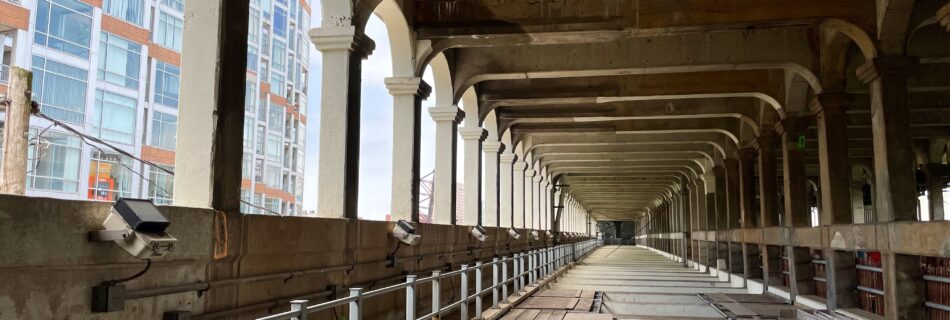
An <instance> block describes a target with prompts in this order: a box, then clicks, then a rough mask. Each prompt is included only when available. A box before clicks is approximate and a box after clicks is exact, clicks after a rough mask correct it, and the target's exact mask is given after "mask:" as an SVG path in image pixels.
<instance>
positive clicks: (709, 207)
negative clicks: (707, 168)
mask: <svg viewBox="0 0 950 320" xmlns="http://www.w3.org/2000/svg"><path fill="white" fill-rule="evenodd" d="M712 171H713V172H710V173H705V174H703V183H705V184H706V194H705V196H706V197H705V198H704V199H703V200H704V201H705V203H706V230H707V231H712V230H716V228H717V226H718V224H717V223H716V218H717V215H718V212H717V210H716V209H717V207H716V191H718V188H717V187H718V186H717V185H716V174H715V173H714V172H715V168H714V169H713V170H712Z"/></svg>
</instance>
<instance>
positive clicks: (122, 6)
mask: <svg viewBox="0 0 950 320" xmlns="http://www.w3.org/2000/svg"><path fill="white" fill-rule="evenodd" d="M102 11H105V13H107V14H109V15H110V16H113V17H116V18H119V19H122V20H125V21H127V22H130V23H133V24H135V25H139V26H141V25H142V23H143V17H144V11H145V2H144V1H142V0H105V1H103V2H102Z"/></svg>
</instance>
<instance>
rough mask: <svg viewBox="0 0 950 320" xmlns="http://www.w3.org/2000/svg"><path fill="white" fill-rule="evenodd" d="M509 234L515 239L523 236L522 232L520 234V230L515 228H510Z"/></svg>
mask: <svg viewBox="0 0 950 320" xmlns="http://www.w3.org/2000/svg"><path fill="white" fill-rule="evenodd" d="M508 236H510V237H511V238H512V239H515V240H518V239H519V238H521V234H519V233H518V231H517V230H515V229H508Z"/></svg>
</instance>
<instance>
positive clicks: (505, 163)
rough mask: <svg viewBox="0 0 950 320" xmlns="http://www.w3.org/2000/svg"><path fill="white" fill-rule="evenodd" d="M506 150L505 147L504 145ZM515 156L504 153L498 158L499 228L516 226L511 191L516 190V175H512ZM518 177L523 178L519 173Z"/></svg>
mask: <svg viewBox="0 0 950 320" xmlns="http://www.w3.org/2000/svg"><path fill="white" fill-rule="evenodd" d="M502 148H504V145H502ZM515 158H516V156H515V154H514V153H511V152H507V151H506V152H503V153H502V154H501V156H499V157H498V159H499V162H498V198H499V199H498V209H499V210H498V212H499V219H500V220H499V221H498V222H499V226H501V227H505V228H510V227H511V226H513V225H514V210H512V209H513V207H512V200H513V199H512V197H511V195H512V193H511V190H512V189H513V188H514V186H513V185H512V184H513V183H514V181H513V180H514V179H513V178H514V175H513V173H512V170H513V168H512V164H513V163H514V162H515ZM518 176H519V177H520V176H521V173H518Z"/></svg>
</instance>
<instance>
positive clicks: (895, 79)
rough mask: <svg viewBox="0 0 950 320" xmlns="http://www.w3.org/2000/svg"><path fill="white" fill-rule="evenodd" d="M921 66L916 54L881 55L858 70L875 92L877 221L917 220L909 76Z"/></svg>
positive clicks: (873, 112)
mask: <svg viewBox="0 0 950 320" xmlns="http://www.w3.org/2000/svg"><path fill="white" fill-rule="evenodd" d="M917 67H918V60H917V58H914V57H878V58H875V59H874V60H872V61H869V62H868V63H867V64H865V65H863V66H861V67H859V68H858V70H857V75H858V79H860V80H861V81H863V82H864V83H865V84H867V85H868V87H869V89H870V94H871V115H872V117H871V132H872V139H873V142H874V179H875V183H874V186H875V196H876V197H875V203H874V206H875V208H874V210H875V212H876V214H877V217H878V221H877V222H891V221H914V220H917V211H916V210H915V208H916V207H917V197H916V192H915V189H914V187H915V185H916V183H915V181H914V170H915V169H916V168H915V166H914V152H913V149H912V147H911V145H912V140H911V136H910V132H911V130H910V113H909V111H908V108H907V78H908V77H909V76H910V75H911V74H912V73H915V72H916V70H917Z"/></svg>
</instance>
